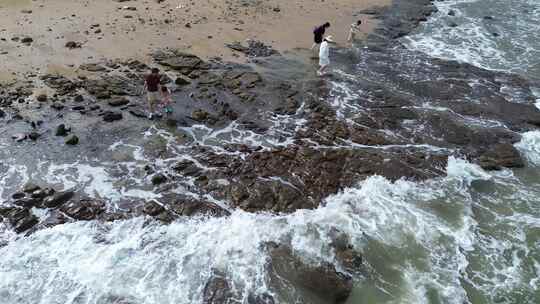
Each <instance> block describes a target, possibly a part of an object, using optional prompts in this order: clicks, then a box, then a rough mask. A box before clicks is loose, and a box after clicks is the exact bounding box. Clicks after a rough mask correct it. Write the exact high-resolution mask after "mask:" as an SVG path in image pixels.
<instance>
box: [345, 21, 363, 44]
mask: <svg viewBox="0 0 540 304" xmlns="http://www.w3.org/2000/svg"><path fill="white" fill-rule="evenodd" d="M361 24H362V20H358V21H356V23H353V24H351V29H350V30H349V36H348V37H347V41H348V42H351V43H354V41H355V40H356V38H357V37H356V35H358V34H359V33H360V32H361V31H360V25H361Z"/></svg>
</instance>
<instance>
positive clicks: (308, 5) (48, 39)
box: [0, 0, 390, 79]
mask: <svg viewBox="0 0 540 304" xmlns="http://www.w3.org/2000/svg"><path fill="white" fill-rule="evenodd" d="M389 2H390V0H299V1H291V0H165V1H161V3H158V2H157V0H152V1H150V0H130V1H129V0H128V1H125V2H121V3H120V2H118V0H93V1H89V0H69V1H67V0H34V1H30V0H0V18H1V20H2V24H1V25H0V39H2V40H1V41H0V65H1V66H2V70H1V72H0V79H7V78H13V76H14V74H13V73H16V74H17V75H19V76H21V75H22V73H26V72H29V71H34V72H35V71H38V72H39V71H41V72H54V71H57V72H68V71H69V70H72V69H73V68H74V67H76V66H77V65H78V64H79V63H81V62H83V61H92V60H98V59H99V58H125V57H137V58H139V59H143V60H144V59H145V56H146V55H147V54H148V52H149V51H150V50H151V49H155V48H157V47H176V48H185V49H186V50H187V51H190V52H194V53H196V54H198V55H201V56H203V57H212V56H221V57H224V58H225V59H228V60H231V59H234V58H235V56H236V55H235V54H234V53H233V52H232V51H231V50H229V49H227V48H226V47H225V46H224V43H227V42H234V41H243V40H245V39H247V38H256V39H258V40H261V41H264V42H266V43H269V44H271V45H272V46H273V47H275V48H277V49H278V50H282V51H283V50H288V49H293V48H298V47H309V46H310V45H311V40H312V34H311V31H312V28H313V27H314V26H315V25H317V24H319V23H322V22H324V21H326V20H328V21H330V22H331V23H332V24H333V27H332V29H331V31H330V32H331V34H333V35H334V36H335V37H336V38H337V41H338V42H341V43H344V42H345V40H346V34H347V29H348V26H349V25H350V24H351V23H352V22H353V21H354V20H355V19H356V17H354V16H353V15H354V14H355V13H356V12H358V11H360V10H361V9H364V8H368V7H370V6H374V5H379V6H380V5H386V4H388V3H389ZM125 7H133V8H135V9H136V10H128V9H126V8H125ZM28 10H31V12H28ZM361 18H362V19H365V20H366V22H365V24H364V26H363V30H364V31H365V32H366V33H367V32H369V31H370V30H371V29H372V28H373V26H374V23H375V21H373V20H367V19H366V18H367V17H366V16H361ZM97 24H99V26H92V25H97ZM186 24H189V26H186ZM96 32H98V33H96ZM14 37H19V38H23V37H31V38H32V39H33V40H34V41H33V43H31V44H30V45H25V44H23V43H21V42H20V41H12V38H14ZM68 41H76V42H80V43H82V48H80V49H73V50H70V49H68V48H66V47H65V44H66V42H68ZM239 59H241V57H239Z"/></svg>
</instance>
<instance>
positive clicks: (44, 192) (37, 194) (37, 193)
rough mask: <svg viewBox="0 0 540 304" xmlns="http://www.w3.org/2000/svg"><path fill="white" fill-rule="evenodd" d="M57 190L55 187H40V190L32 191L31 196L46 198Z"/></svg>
mask: <svg viewBox="0 0 540 304" xmlns="http://www.w3.org/2000/svg"><path fill="white" fill-rule="evenodd" d="M55 192H56V191H54V189H52V188H44V189H38V190H36V191H34V192H32V194H31V197H33V198H38V199H43V198H45V197H47V196H51V195H53V194H54V193H55Z"/></svg>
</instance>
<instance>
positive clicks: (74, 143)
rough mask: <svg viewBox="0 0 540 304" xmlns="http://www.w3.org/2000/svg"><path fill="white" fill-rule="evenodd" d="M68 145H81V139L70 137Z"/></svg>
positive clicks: (67, 139) (67, 141)
mask: <svg viewBox="0 0 540 304" xmlns="http://www.w3.org/2000/svg"><path fill="white" fill-rule="evenodd" d="M65 143H66V145H70V146H74V145H77V144H79V138H78V137H77V136H76V135H70V136H69V137H68V138H66V140H65Z"/></svg>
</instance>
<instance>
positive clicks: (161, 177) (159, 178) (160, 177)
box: [152, 173, 167, 185]
mask: <svg viewBox="0 0 540 304" xmlns="http://www.w3.org/2000/svg"><path fill="white" fill-rule="evenodd" d="M166 181H167V176H166V175H165V174H162V173H157V174H154V176H152V184H153V185H160V184H163V183H164V182H166Z"/></svg>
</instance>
